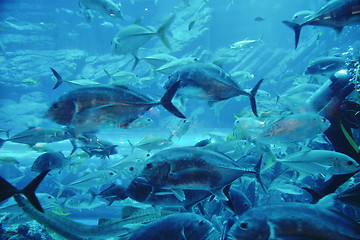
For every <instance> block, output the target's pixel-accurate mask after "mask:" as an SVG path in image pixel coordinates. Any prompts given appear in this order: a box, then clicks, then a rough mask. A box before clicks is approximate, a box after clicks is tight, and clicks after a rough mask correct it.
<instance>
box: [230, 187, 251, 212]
mask: <svg viewBox="0 0 360 240" xmlns="http://www.w3.org/2000/svg"><path fill="white" fill-rule="evenodd" d="M224 193H225V195H226V197H227V198H228V199H229V200H228V201H226V202H225V203H226V206H227V208H229V209H230V210H231V211H232V212H234V213H236V214H238V215H241V214H243V213H244V212H246V211H247V210H249V209H250V208H252V203H251V202H250V200H249V198H248V197H247V196H246V195H245V193H243V192H242V191H241V190H240V189H238V188H235V187H230V186H229V189H228V190H227V191H224Z"/></svg>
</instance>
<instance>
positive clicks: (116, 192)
mask: <svg viewBox="0 0 360 240" xmlns="http://www.w3.org/2000/svg"><path fill="white" fill-rule="evenodd" d="M97 196H100V197H101V198H103V199H105V200H106V201H107V202H108V206H110V205H111V204H113V202H114V201H121V200H124V199H126V198H127V195H126V193H125V187H124V186H122V185H118V184H115V183H113V184H111V185H110V187H108V188H106V189H104V190H103V191H101V192H100V193H99V194H97Z"/></svg>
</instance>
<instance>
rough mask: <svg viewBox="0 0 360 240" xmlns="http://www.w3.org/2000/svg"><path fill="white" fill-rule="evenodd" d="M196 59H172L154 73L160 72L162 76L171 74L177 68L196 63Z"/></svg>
mask: <svg viewBox="0 0 360 240" xmlns="http://www.w3.org/2000/svg"><path fill="white" fill-rule="evenodd" d="M197 61H198V59H196V58H193V57H186V58H179V59H174V60H172V61H170V62H167V63H165V64H163V65H161V66H160V67H158V68H156V69H155V70H154V71H155V72H160V73H162V74H172V73H174V72H175V71H176V70H177V69H178V68H179V67H181V66H185V65H188V64H191V63H194V62H197Z"/></svg>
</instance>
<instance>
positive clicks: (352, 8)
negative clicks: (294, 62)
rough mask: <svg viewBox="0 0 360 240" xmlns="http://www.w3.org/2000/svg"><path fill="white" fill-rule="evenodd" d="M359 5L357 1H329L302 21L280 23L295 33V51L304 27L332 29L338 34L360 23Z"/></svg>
mask: <svg viewBox="0 0 360 240" xmlns="http://www.w3.org/2000/svg"><path fill="white" fill-rule="evenodd" d="M359 7H360V3H359V1H358V0H331V1H329V2H327V3H325V4H324V5H323V6H322V7H321V8H320V9H319V10H318V11H316V12H315V13H313V14H312V15H309V16H307V17H305V18H304V19H303V20H302V21H301V20H299V21H296V22H294V21H282V22H283V23H284V24H285V25H287V26H288V27H290V28H291V29H293V30H294V32H295V49H296V48H297V46H298V44H299V38H300V32H301V29H302V28H303V27H304V26H307V25H312V26H323V27H331V28H334V29H335V30H336V31H337V32H338V33H340V32H341V31H342V29H343V28H344V27H345V26H348V25H352V24H357V23H360V11H359Z"/></svg>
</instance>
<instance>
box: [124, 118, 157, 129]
mask: <svg viewBox="0 0 360 240" xmlns="http://www.w3.org/2000/svg"><path fill="white" fill-rule="evenodd" d="M153 123H154V121H153V120H152V119H151V118H149V117H141V118H138V119H136V120H135V121H133V122H132V123H130V125H129V128H145V127H149V126H151V125H152V124H153Z"/></svg>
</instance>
